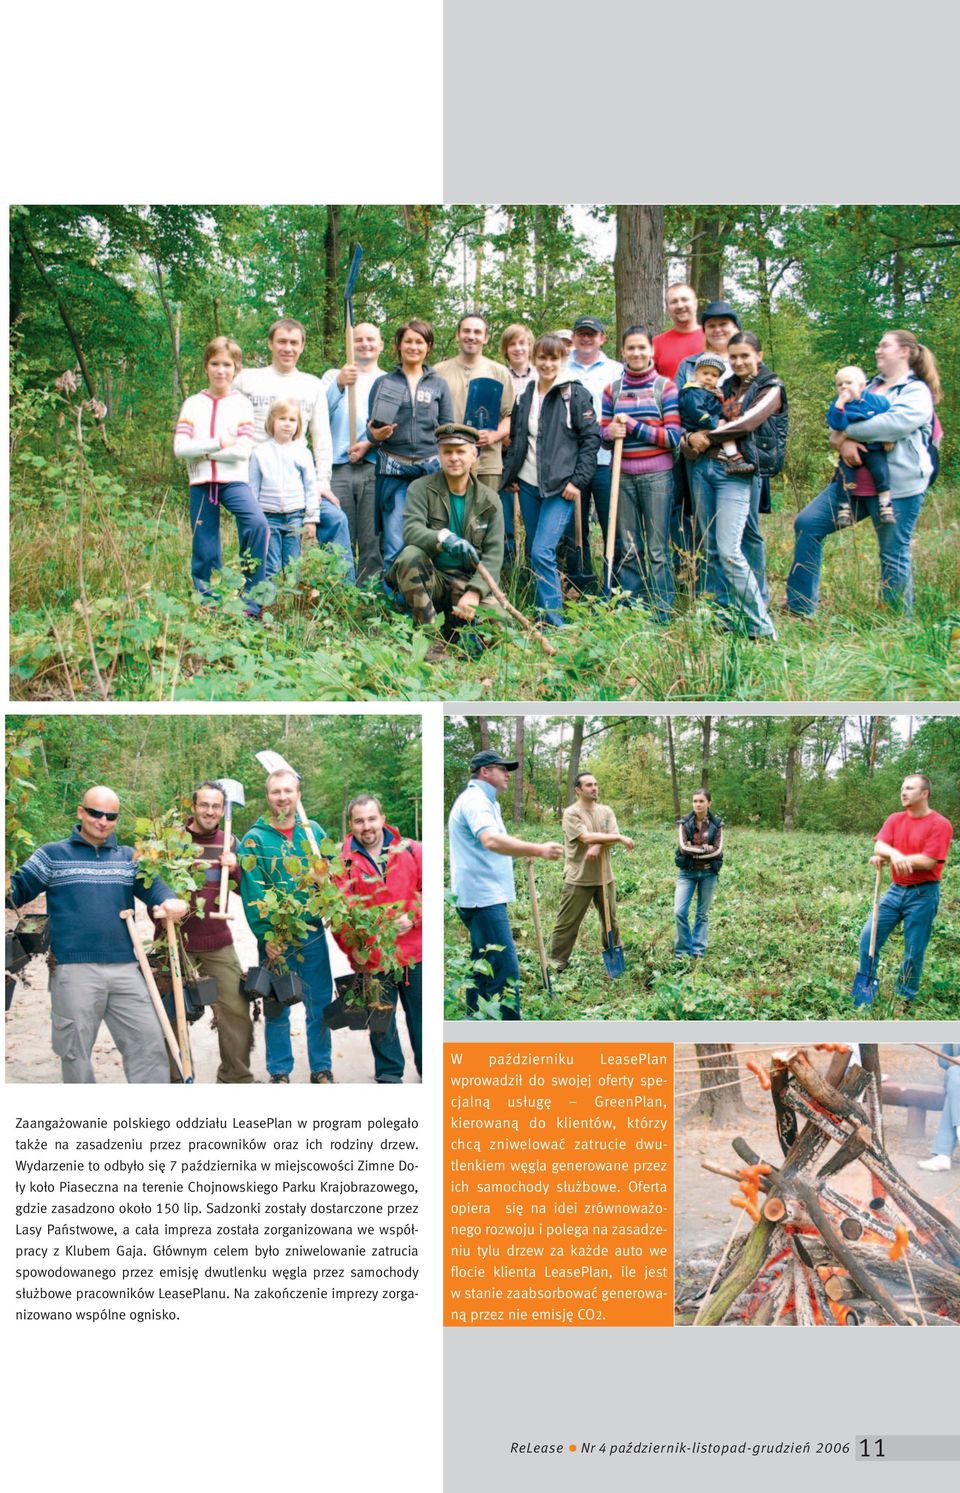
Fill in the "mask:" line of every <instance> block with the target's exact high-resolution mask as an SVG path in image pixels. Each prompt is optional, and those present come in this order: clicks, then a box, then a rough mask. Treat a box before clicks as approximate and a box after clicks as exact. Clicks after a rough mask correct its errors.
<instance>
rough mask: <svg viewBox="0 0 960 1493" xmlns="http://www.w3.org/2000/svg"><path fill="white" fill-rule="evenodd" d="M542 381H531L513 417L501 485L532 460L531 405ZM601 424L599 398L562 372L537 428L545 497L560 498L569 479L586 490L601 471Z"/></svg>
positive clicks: (541, 490) (545, 401)
mask: <svg viewBox="0 0 960 1493" xmlns="http://www.w3.org/2000/svg"><path fill="white" fill-rule="evenodd" d="M535 388H536V381H534V382H533V383H530V384H528V385H527V387H526V388H525V389H524V391H523V393H522V394H521V395H520V398H519V399H518V400H517V402H516V404H515V405H514V407H513V414H512V416H511V417H510V449H509V450H508V451H507V454H506V457H505V458H504V463H503V476H502V477H501V479H500V485H501V487H509V486H510V485H511V483H513V482H516V480H517V478H518V477H519V475H520V468H521V467H522V466H523V463H524V462H525V461H526V459H527V442H528V426H529V422H530V406H531V405H532V403H533V394H534V389H535ZM599 449H600V427H599V424H598V423H597V413H596V410H595V409H594V407H593V397H592V395H591V393H590V391H589V389H588V388H587V387H586V385H585V384H581V383H580V381H579V379H577V378H574V377H573V376H571V375H567V374H564V373H561V375H560V377H559V378H558V379H557V381H556V383H555V384H554V385H553V387H552V388H550V389H548V390H547V392H546V394H545V395H544V397H543V402H542V403H541V405H540V426H539V429H538V430H537V490H538V491H539V493H540V496H541V497H542V498H558V497H559V496H560V494H561V493H562V492H563V489H564V488H565V487H566V485H567V483H568V482H572V483H573V485H574V487H578V488H579V489H580V491H581V492H583V491H584V489H585V488H587V487H589V486H590V483H591V482H592V480H593V474H594V472H595V471H596V469H597V452H598V451H599Z"/></svg>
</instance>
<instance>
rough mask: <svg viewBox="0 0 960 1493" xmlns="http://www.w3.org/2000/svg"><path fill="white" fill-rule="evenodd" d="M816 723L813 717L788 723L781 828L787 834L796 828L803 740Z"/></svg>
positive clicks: (800, 717) (802, 716)
mask: <svg viewBox="0 0 960 1493" xmlns="http://www.w3.org/2000/svg"><path fill="white" fill-rule="evenodd" d="M816 723H817V717H816V716H815V715H795V716H791V718H790V721H789V736H788V738H787V759H786V763H785V764H784V769H783V827H784V829H785V830H786V831H787V833H788V834H792V832H793V831H794V830H795V829H796V827H797V825H796V819H797V777H798V767H799V763H800V754H801V751H802V749H803V738H804V737H805V736H806V734H807V732H808V731H809V730H810V727H811V726H815V725H816Z"/></svg>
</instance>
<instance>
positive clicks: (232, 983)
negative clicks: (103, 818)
mask: <svg viewBox="0 0 960 1493" xmlns="http://www.w3.org/2000/svg"><path fill="white" fill-rule="evenodd" d="M228 795H229V796H228ZM243 801H244V794H243V785H242V784H241V783H238V782H236V781H235V779H233V778H223V779H222V780H221V781H219V782H206V783H201V784H200V786H199V788H197V789H195V790H194V794H193V800H192V802H193V812H192V813H191V815H190V817H189V818H188V820H187V825H186V828H187V832H188V834H190V835H191V836H192V838H193V843H194V845H195V846H196V848H197V859H198V861H200V862H201V864H202V865H203V866H204V867H205V869H206V881H205V882H204V884H203V886H202V887H201V888H200V890H199V891H197V892H194V894H193V896H192V897H191V899H190V914H189V916H188V917H187V918H186V919H185V920H184V924H183V929H182V936H183V946H184V948H185V949H186V951H187V953H188V954H189V956H190V958H191V960H192V961H193V963H194V964H195V965H197V967H198V968H199V969H200V970H201V972H202V973H203V974H205V975H211V976H212V977H213V979H215V980H216V982H217V1001H216V1007H215V1012H216V1018H217V1041H218V1043H219V1045H220V1066H219V1068H218V1069H217V1083H254V1082H255V1081H256V1080H255V1079H254V1077H253V1074H252V1073H251V1072H250V1051H251V1049H252V1047H253V1021H252V1019H251V1016H250V1002H249V1001H248V1000H247V999H246V997H245V996H244V994H243V992H242V991H241V989H240V982H241V980H242V979H243V970H242V969H241V968H240V960H239V959H238V958H237V951H236V949H235V948H234V945H233V933H232V931H231V928H230V923H229V917H230V914H229V913H228V912H227V901H228V897H229V889H230V888H231V887H232V888H233V890H234V891H235V892H236V891H239V890H240V867H239V862H238V861H237V856H236V843H237V842H236V840H235V839H234V836H233V834H232V833H231V832H230V831H228V830H227V828H226V827H225V825H224V824H223V818H224V814H225V813H226V812H227V811H228V809H229V811H230V813H231V814H232V810H233V808H234V807H237V808H242V807H243Z"/></svg>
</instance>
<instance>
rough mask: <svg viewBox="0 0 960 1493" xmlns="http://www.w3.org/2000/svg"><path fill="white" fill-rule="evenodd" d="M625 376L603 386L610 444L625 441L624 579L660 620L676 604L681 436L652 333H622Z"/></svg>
mask: <svg viewBox="0 0 960 1493" xmlns="http://www.w3.org/2000/svg"><path fill="white" fill-rule="evenodd" d="M622 353H623V363H624V373H623V378H621V379H617V381H616V383H614V384H610V385H608V387H607V388H606V389H604V391H603V406H602V412H601V416H600V429H601V432H602V434H603V439H604V443H605V444H607V445H610V444H612V443H613V442H614V441H617V440H622V441H623V462H622V466H621V475H620V500H619V506H618V508H617V554H618V555H619V556H620V559H619V563H618V566H617V570H616V578H617V582H618V584H619V585H620V587H621V589H622V590H623V591H625V592H626V593H627V596H628V597H629V598H630V599H631V600H633V601H636V600H640V601H643V602H644V604H645V605H646V606H648V607H649V608H650V610H651V611H652V613H653V615H654V617H655V618H656V620H657V622H659V623H666V622H668V621H669V618H670V609H671V607H672V606H673V566H672V564H671V561H670V515H671V512H672V509H673V453H674V451H675V450H676V447H677V443H678V442H679V440H680V433H681V432H680V413H679V409H678V404H677V389H676V385H675V384H673V383H672V382H671V381H670V379H668V378H664V377H663V376H662V375H660V374H658V373H657V371H656V369H655V368H654V366H653V332H652V331H651V329H650V328H649V327H643V326H633V327H627V330H626V331H625V332H624V334H623V344H622Z"/></svg>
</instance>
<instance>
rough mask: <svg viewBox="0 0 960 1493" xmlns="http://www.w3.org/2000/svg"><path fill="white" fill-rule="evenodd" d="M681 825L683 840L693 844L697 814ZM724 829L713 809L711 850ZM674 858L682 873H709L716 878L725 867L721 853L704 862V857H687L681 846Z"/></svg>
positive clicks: (709, 821) (709, 818) (709, 832)
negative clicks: (723, 866) (721, 868)
mask: <svg viewBox="0 0 960 1493" xmlns="http://www.w3.org/2000/svg"><path fill="white" fill-rule="evenodd" d="M680 823H681V824H682V825H683V838H684V839H685V840H686V841H687V843H688V844H692V843H693V832H694V829H695V828H696V823H697V816H696V814H692V813H691V814H688V815H687V816H686V818H685V819H681V820H680ZM722 829H723V820H722V819H719V818H718V817H717V815H716V814H715V813H714V812H713V810H712V809H708V811H707V844H708V845H710V846H711V848H712V847H713V846H714V845H716V843H717V838H718V836H719V834H720V831H721V830H722ZM673 858H674V861H675V862H676V865H677V869H678V870H680V871H709V872H710V873H711V875H714V876H715V875H716V874H717V872H718V871H719V870H720V867H721V866H722V865H723V853H722V852H721V853H720V855H712V856H710V857H709V858H708V859H707V860H704V859H703V857H702V856H699V855H687V854H686V852H685V851H683V850H681V849H680V846H679V845H678V846H677V848H676V851H675V852H674V857H673Z"/></svg>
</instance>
